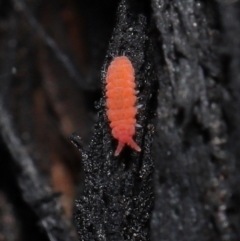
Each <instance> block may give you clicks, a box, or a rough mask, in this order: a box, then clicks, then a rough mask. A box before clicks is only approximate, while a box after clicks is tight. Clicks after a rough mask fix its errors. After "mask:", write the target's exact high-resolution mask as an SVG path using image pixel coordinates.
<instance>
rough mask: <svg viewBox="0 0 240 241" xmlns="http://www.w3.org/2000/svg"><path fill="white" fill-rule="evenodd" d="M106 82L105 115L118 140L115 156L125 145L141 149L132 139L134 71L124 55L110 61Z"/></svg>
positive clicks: (134, 99) (135, 111)
mask: <svg viewBox="0 0 240 241" xmlns="http://www.w3.org/2000/svg"><path fill="white" fill-rule="evenodd" d="M106 83H107V86H106V90H107V91H106V96H107V103H106V104H107V108H108V109H107V116H108V119H109V121H110V127H111V129H112V135H113V137H114V138H115V139H117V140H118V146H117V149H116V151H115V156H117V155H119V153H120V152H121V150H122V149H123V147H124V146H125V145H129V146H131V147H132V148H133V149H135V150H136V151H141V149H140V147H139V146H138V145H137V143H136V142H135V141H134V140H133V135H134V134H135V125H136V113H137V108H136V107H135V104H136V100H137V98H136V91H135V87H136V84H135V73H134V68H133V66H132V63H131V61H130V60H129V59H128V58H127V57H126V56H120V57H116V58H115V59H114V60H113V61H112V62H111V63H110V65H109V67H108V70H107V76H106Z"/></svg>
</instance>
